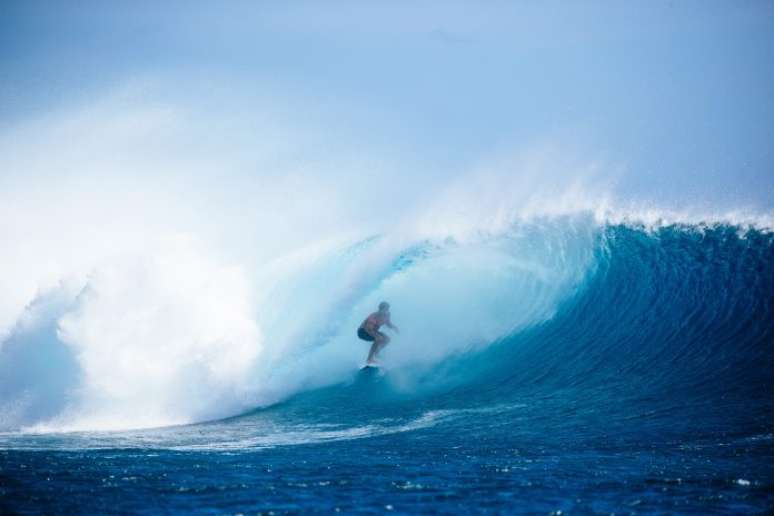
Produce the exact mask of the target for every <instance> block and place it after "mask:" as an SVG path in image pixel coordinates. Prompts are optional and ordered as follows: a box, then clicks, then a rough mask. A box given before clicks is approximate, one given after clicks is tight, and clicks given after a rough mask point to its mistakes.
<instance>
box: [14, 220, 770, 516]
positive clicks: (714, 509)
mask: <svg viewBox="0 0 774 516" xmlns="http://www.w3.org/2000/svg"><path fill="white" fill-rule="evenodd" d="M594 242H595V244H594V251H593V267H592V268H591V269H590V272H589V273H588V275H587V276H586V277H585V278H584V280H583V281H582V283H581V284H579V285H578V287H577V288H576V289H575V290H574V291H573V293H572V294H571V295H568V296H566V298H564V299H563V300H562V302H561V303H560V305H559V306H558V308H557V309H556V311H555V313H554V314H553V316H552V317H550V318H547V319H544V320H540V321H538V322H536V323H535V324H530V325H527V326H525V327H520V328H518V329H517V330H515V331H513V332H511V333H509V334H507V335H504V336H502V337H501V338H499V339H497V340H496V341H494V342H490V343H488V344H487V345H485V346H478V345H477V346H472V347H471V348H470V349H468V350H465V351H459V350H458V351H456V352H454V353H452V354H450V355H449V356H446V357H445V358H444V359H443V360H440V361H436V362H434V363H433V364H432V366H426V365H424V366H422V367H419V366H416V367H412V366H406V367H405V368H390V367H387V368H386V372H385V373H384V374H381V373H379V372H374V371H365V372H356V371H353V372H352V374H351V375H350V376H349V377H347V378H345V379H342V381H340V382H337V383H336V384H334V385H330V386H327V387H323V388H310V389H301V390H299V391H298V392H297V393H296V394H295V395H293V396H291V397H290V398H288V399H285V400H284V401H281V402H279V403H276V404H274V405H271V406H268V407H263V408H259V409H255V410H253V411H250V412H248V413H245V414H241V415H238V416H236V417H231V418H226V419H220V420H217V421H211V422H204V423H199V424H193V425H185V426H172V427H165V428H157V429H148V430H132V431H120V432H68V433H44V432H30V431H24V430H18V431H6V432H3V433H2V434H0V509H2V512H7V513H22V514H23V513H40V512H44V513H87V514H96V513H98V514H103V513H106V514H113V513H148V514H157V513H173V512H200V513H212V514H238V513H245V514H246V513H274V514H280V513H299V512H314V511H319V512H335V511H342V512H389V511H393V512H401V513H429V512H442V513H458V512H465V513H467V512H496V513H530V514H532V513H538V514H539V513H543V514H548V513H553V514H559V513H562V514H566V513H576V514H577V513H580V514H585V513H600V514H612V513H615V514H648V513H659V514H664V513H670V514H708V513H746V514H763V513H771V512H772V511H774V390H773V388H774V237H773V236H772V234H771V233H770V232H768V231H763V230H756V229H750V228H740V227H736V226H732V225H724V224H715V225H706V226H705V225H698V226H697V225H674V226H667V227H662V228H659V229H646V228H643V227H638V226H636V225H631V224H629V225H614V224H608V225H606V226H604V227H602V228H600V229H599V230H598V232H597V233H596V234H595V237H594ZM559 251H560V250H558V251H557V252H559ZM428 252H429V251H427V249H425V250H424V251H423V250H421V249H419V250H418V249H409V250H407V251H406V252H405V253H403V254H402V255H401V257H400V258H399V259H396V261H395V265H394V266H395V269H396V270H403V269H405V268H407V267H412V266H413V265H412V264H413V263H414V261H416V260H422V259H425V255H426V254H427V253H428ZM506 308H507V309H509V310H513V311H518V310H523V309H524V307H523V306H510V307H506ZM395 345H397V344H395ZM417 345H422V343H418V344H417ZM426 345H432V338H429V339H428V343H427V344H426ZM407 379H408V380H407Z"/></svg>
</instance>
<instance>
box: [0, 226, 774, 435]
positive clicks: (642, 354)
mask: <svg viewBox="0 0 774 516" xmlns="http://www.w3.org/2000/svg"><path fill="white" fill-rule="evenodd" d="M773 261H774V245H773V244H772V236H771V234H770V233H769V232H767V231H765V230H758V229H752V228H746V229H745V228H741V227H739V226H732V225H726V224H715V225H709V226H708V225H669V226H665V227H659V228H646V227H644V226H638V225H635V224H614V223H602V224H600V223H599V222H597V221H595V220H594V219H593V218H592V217H591V216H589V215H576V216H561V217H553V218H543V219H536V220H532V221H530V222H520V223H517V224H513V225H510V226H508V227H507V228H506V229H504V230H501V231H498V232H491V231H490V232H483V231H482V232H475V233H473V234H468V235H465V236H464V237H460V236H456V237H454V238H453V237H450V236H446V237H435V238H427V237H423V238H419V239H417V238H414V239H411V238H407V237H405V236H401V237H400V238H398V237H397V236H395V235H379V236H374V237H370V238H366V239H360V240H356V241H355V242H354V243H352V241H349V242H341V241H338V242H327V243H325V244H324V245H317V246H310V247H308V248H305V249H303V250H300V251H298V252H296V253H294V254H292V255H290V256H285V257H282V258H279V259H277V260H274V261H273V262H272V263H269V264H264V265H263V266H262V267H261V269H260V273H259V274H257V275H255V276H254V277H251V278H249V279H248V277H247V276H245V275H244V274H242V273H241V271H240V269H238V268H234V267H231V268H229V267H222V266H218V265H213V264H212V263H208V262H207V261H205V260H204V259H203V258H201V256H199V255H197V254H196V253H195V252H193V251H192V249H191V248H189V247H188V246H187V245H186V244H182V245H177V246H175V247H173V248H172V249H170V250H168V251H166V252H165V253H161V254H159V255H158V256H155V257H153V259H152V260H148V259H129V260H125V261H124V262H120V263H108V264H105V265H102V266H100V267H99V268H97V269H95V270H94V272H93V273H92V274H91V275H90V276H89V277H88V279H87V280H86V281H85V283H84V284H82V285H75V286H73V285H61V286H60V287H59V288H57V289H54V290H52V291H50V292H47V293H45V294H42V295H41V296H39V297H38V299H36V301H35V302H34V303H32V304H31V305H30V306H29V307H28V308H27V310H26V311H25V313H24V315H23V317H22V318H21V319H20V320H19V322H18V323H17V324H16V326H15V328H14V330H13V331H12V332H10V333H9V336H8V337H7V338H6V339H5V340H4V342H3V347H2V359H1V361H0V369H1V370H2V374H1V375H0V382H2V390H1V392H2V393H3V394H2V399H0V403H1V404H2V421H1V423H2V425H3V429H4V430H6V431H11V432H15V431H18V430H20V429H25V430H26V431H27V432H29V431H33V432H46V431H51V430H54V431H56V430H105V429H110V430H118V429H127V428H140V427H148V426H165V425H170V424H181V423H182V424H185V423H192V422H197V421H204V420H213V419H219V418H222V417H227V416H233V415H237V414H240V413H244V412H246V411H249V410H250V409H253V408H255V407H265V406H270V405H272V404H275V403H278V402H280V401H282V400H286V399H287V398H288V397H290V396H293V395H298V394H299V393H302V392H307V393H315V392H316V393H317V394H314V395H313V396H312V395H311V394H306V395H304V396H311V398H310V400H313V401H310V402H309V403H310V404H313V405H314V406H315V407H320V406H322V407H325V409H324V411H327V412H326V413H328V414H336V413H339V412H341V411H343V412H344V414H342V416H345V415H346V412H347V407H350V406H352V403H350V402H349V401H346V400H347V399H348V396H351V394H352V393H351V392H350V391H351V390H352V389H353V387H352V386H351V383H352V375H353V371H355V370H356V369H357V366H358V364H359V363H360V362H361V361H362V359H363V356H364V354H365V353H366V351H367V350H366V347H367V346H365V345H364V344H363V343H361V342H359V341H357V339H356V338H355V336H354V330H353V329H354V328H356V327H357V325H358V323H359V322H360V319H361V318H362V317H363V316H364V314H367V313H368V312H369V311H370V310H371V309H372V307H373V306H375V305H376V304H377V303H378V301H380V300H382V299H389V300H390V301H391V302H392V304H393V317H394V318H395V320H396V321H397V322H399V324H400V326H401V328H402V329H403V333H402V334H401V335H400V337H399V338H397V339H396V340H395V341H394V343H393V345H392V346H391V347H390V348H388V349H387V350H386V352H385V357H384V360H385V363H386V364H387V366H388V367H390V368H391V374H390V375H389V382H388V384H385V385H384V386H383V387H384V389H387V390H386V391H380V394H379V395H377V396H376V398H375V399H384V400H387V401H385V403H387V404H388V405H390V406H392V405H391V404H392V403H394V402H395V400H401V403H409V404H411V403H417V404H419V405H421V406H422V407H425V408H426V405H425V403H427V400H428V399H436V400H437V401H438V403H439V404H440V405H438V406H437V407H431V408H434V409H440V410H446V409H448V408H449V407H450V406H453V407H455V409H458V408H470V407H482V406H496V405H499V404H503V403H506V404H510V405H512V404H513V403H514V401H515V400H518V399H519V398H520V397H521V396H525V395H526V394H527V393H532V394H533V395H537V394H540V393H543V394H546V395H549V394H551V393H555V392H561V391H562V390H563V389H565V390H566V389H572V388H578V389H580V388H583V389H584V390H585V392H586V394H585V396H591V397H590V398H588V402H590V403H599V404H600V406H615V405H616V404H621V403H624V400H630V399H631V398H638V397H640V398H641V397H645V398H648V399H661V400H662V401H663V402H664V403H666V401H664V400H667V399H673V400H680V401H675V402H674V403H675V404H672V405H669V406H668V407H667V408H665V409H664V410H676V409H677V407H679V406H681V405H680V404H681V403H682V404H687V403H696V402H699V401H702V400H703V401H704V402H712V401H716V400H717V399H727V396H728V395H729V394H730V393H735V394H738V395H740V394H742V393H743V394H744V396H741V398H740V399H747V400H748V402H749V403H751V404H755V403H764V404H765V403H769V402H768V401H767V400H768V398H767V397H766V395H765V394H762V393H765V392H769V390H770V388H771V380H770V378H771V377H772V372H774V371H773V365H772V364H773V360H774V359H773V358H772V356H773V354H772V353H771V343H772V332H773V328H772V323H771V320H772V319H773V318H772V317H771V314H770V310H771V306H772V301H774V299H772V296H774V294H773V293H774V274H772V272H771V271H772V267H771V265H772V262H773ZM192 278H195V279H193V280H192ZM337 385H338V387H336V386H337ZM326 386H334V387H329V388H327V389H323V388H324V387H326ZM331 388H333V389H334V391H331V390H330V389H331ZM320 389H322V390H320ZM331 392H336V393H338V394H336V395H335V396H332V397H331V396H330V393H331ZM459 392H464V395H459V394H458V393H459ZM676 392H679V393H680V396H675V393H676ZM320 393H327V394H325V395H322V394H320ZM385 393H387V394H385ZM450 393H451V394H450ZM594 396H599V397H598V399H596V401H595V398H594ZM298 399H299V400H302V401H298V400H297V401H295V402H294V403H296V404H297V403H302V405H303V403H304V402H303V400H304V399H305V398H304V397H303V396H302V397H301V398H298ZM412 400H413V401H412ZM422 400H425V401H422ZM756 400H757V401H756ZM419 405H418V406H419ZM291 406H295V405H294V404H291ZM402 410H404V411H406V406H403V409H402ZM418 410H419V409H418ZM423 410H424V409H423ZM753 412H754V411H753ZM305 413H307V414H308V415H309V416H308V417H311V418H313V416H312V415H311V414H318V415H319V414H320V411H319V410H318V409H315V408H313V407H312V406H311V405H310V406H307V407H306V409H305ZM421 413H422V412H421V410H420V411H419V412H416V411H414V410H408V411H407V412H406V414H408V415H410V416H411V417H420V416H421ZM741 413H742V414H746V413H747V412H746V411H742V412H741ZM376 414H377V415H378V412H376ZM393 415H394V414H393ZM750 417H753V416H750ZM355 419H357V418H355ZM344 420H350V418H349V417H344ZM361 423H362V421H361ZM303 424H316V422H315V421H314V420H308V421H304V422H303ZM358 424H360V423H358ZM400 424H401V425H405V424H407V421H404V422H402V423H400ZM368 433H369V432H365V434H364V435H368ZM345 435H348V434H346V433H345ZM353 435H359V434H358V432H355V433H354V434H353ZM301 440H302V441H303V439H301ZM259 441H260V439H259Z"/></svg>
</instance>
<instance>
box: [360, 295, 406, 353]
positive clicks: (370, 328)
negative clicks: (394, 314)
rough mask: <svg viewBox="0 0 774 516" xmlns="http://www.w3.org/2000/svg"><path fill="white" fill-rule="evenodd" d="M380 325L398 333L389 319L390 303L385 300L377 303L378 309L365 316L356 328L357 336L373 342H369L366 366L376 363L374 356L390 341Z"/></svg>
mask: <svg viewBox="0 0 774 516" xmlns="http://www.w3.org/2000/svg"><path fill="white" fill-rule="evenodd" d="M382 325H385V326H387V327H388V328H390V329H391V330H394V331H396V332H398V333H400V331H399V330H398V327H397V326H395V325H394V324H392V321H390V304H389V303H388V302H386V301H382V302H381V303H379V311H378V312H374V313H372V314H371V315H369V316H368V317H366V318H365V321H363V323H362V324H361V325H360V327H359V328H358V329H357V336H358V337H360V338H361V339H363V340H365V341H368V342H373V344H371V350H370V351H369V352H368V360H366V365H367V366H368V365H374V364H378V362H377V361H376V356H377V355H378V354H379V352H380V351H381V350H382V349H383V348H384V347H385V346H386V345H387V344H389V343H390V338H389V337H388V336H387V335H385V334H384V333H382V332H380V331H379V328H380V327H381V326H382Z"/></svg>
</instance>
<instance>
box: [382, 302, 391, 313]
mask: <svg viewBox="0 0 774 516" xmlns="http://www.w3.org/2000/svg"><path fill="white" fill-rule="evenodd" d="M379 311H380V312H389V311H390V303H388V302H387V301H382V302H381V303H379Z"/></svg>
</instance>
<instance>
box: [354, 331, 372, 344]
mask: <svg viewBox="0 0 774 516" xmlns="http://www.w3.org/2000/svg"><path fill="white" fill-rule="evenodd" d="M357 336H358V337H360V338H361V339H363V340H367V341H368V342H373V341H374V338H373V337H372V336H371V334H370V333H368V332H367V331H365V329H363V328H358V329H357Z"/></svg>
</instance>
